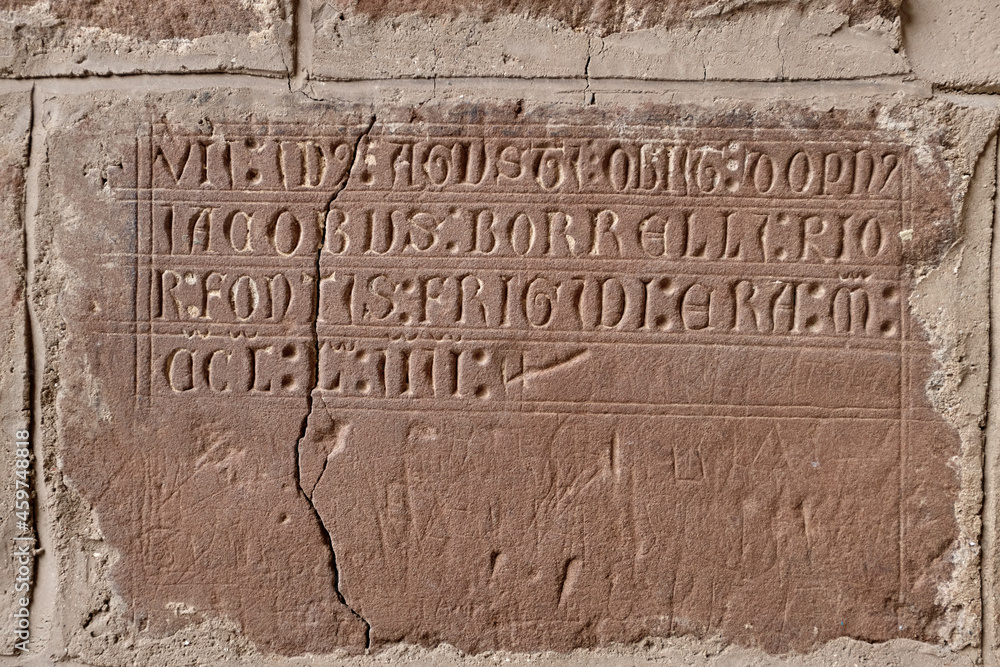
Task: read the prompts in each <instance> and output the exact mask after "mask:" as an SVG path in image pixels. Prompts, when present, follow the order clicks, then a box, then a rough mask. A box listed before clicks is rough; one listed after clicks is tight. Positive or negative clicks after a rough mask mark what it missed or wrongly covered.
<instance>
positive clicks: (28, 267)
mask: <svg viewBox="0 0 1000 667" xmlns="http://www.w3.org/2000/svg"><path fill="white" fill-rule="evenodd" d="M40 95H41V92H40V90H39V85H38V83H37V82H36V83H34V84H33V85H32V87H31V102H30V106H31V111H30V126H29V129H28V163H27V167H26V169H25V176H26V177H25V186H24V188H25V189H24V193H25V194H24V221H23V228H24V234H23V238H24V258H25V267H24V280H25V309H26V315H27V325H28V326H27V330H26V332H25V333H26V334H27V340H26V343H29V344H30V346H31V348H30V349H29V350H27V351H26V353H27V356H28V361H29V369H30V370H29V378H28V382H29V386H30V391H31V401H30V405H31V410H30V414H31V419H30V428H29V431H30V433H31V450H32V455H33V456H34V466H33V470H32V473H33V479H32V490H33V492H34V497H35V511H34V515H33V516H32V521H33V524H34V525H33V528H34V531H35V566H34V567H35V571H34V582H33V583H34V586H33V588H32V590H31V593H32V595H31V605H30V607H29V610H30V614H31V618H32V619H33V620H35V621H36V625H35V628H33V632H32V639H35V638H36V637H39V635H38V634H37V628H38V627H39V624H40V625H41V626H42V627H44V626H45V625H46V624H48V633H47V634H44V633H43V634H41V635H40V638H41V640H42V642H47V643H48V644H49V647H48V648H50V649H51V648H52V646H51V642H52V639H53V635H54V634H55V632H56V623H55V607H54V606H53V605H52V604H49V603H47V602H46V601H45V600H46V597H45V596H44V595H40V594H41V593H43V592H48V593H50V594H51V596H53V597H52V598H51V599H52V600H55V596H57V594H58V576H51V572H52V568H53V567H55V561H54V560H53V559H54V558H55V552H54V551H52V552H51V553H48V554H46V547H47V546H48V545H49V544H50V542H51V539H50V538H51V535H50V531H48V530H46V523H45V520H44V519H45V516H46V515H45V508H46V501H47V498H48V493H47V488H48V487H47V486H46V479H45V447H44V445H43V442H44V439H43V433H42V390H43V386H44V378H45V338H44V334H43V332H42V328H41V324H40V322H39V319H38V312H37V310H36V308H35V301H34V295H35V285H36V279H37V272H36V266H37V264H38V238H37V234H36V226H35V223H36V220H37V217H38V208H39V206H40V204H41V196H40V184H39V179H40V176H41V169H42V165H41V163H42V161H43V156H44V150H45V147H44V142H43V140H42V134H43V130H42V120H41V119H42V113H41V108H40V101H39V97H40ZM45 584H48V586H46V585H45ZM50 586H51V587H54V588H53V589H52V590H51V591H49V590H48V589H49V587H50ZM32 652H33V653H38V652H39V651H32Z"/></svg>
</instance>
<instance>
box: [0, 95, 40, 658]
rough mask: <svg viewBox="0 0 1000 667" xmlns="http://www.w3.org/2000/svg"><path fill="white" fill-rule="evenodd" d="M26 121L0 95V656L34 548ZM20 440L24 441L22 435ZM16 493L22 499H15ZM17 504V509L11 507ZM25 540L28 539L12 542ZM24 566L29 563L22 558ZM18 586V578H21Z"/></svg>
mask: <svg viewBox="0 0 1000 667" xmlns="http://www.w3.org/2000/svg"><path fill="white" fill-rule="evenodd" d="M30 118H31V98H30V95H29V94H28V93H5V94H2V95H0V128H2V130H0V181H2V183H3V187H2V189H0V295H2V298H0V439H2V449H0V451H2V453H3V454H2V456H0V499H2V500H0V503H2V505H0V506H2V507H3V512H2V513H0V542H2V544H3V556H4V557H3V558H0V618H2V619H3V621H2V622H0V653H3V654H11V653H13V652H14V642H16V641H17V637H16V635H15V630H16V628H15V625H14V623H15V622H16V621H14V616H13V614H14V612H15V610H16V609H18V608H20V605H18V604H17V602H18V600H19V599H21V598H24V597H26V595H27V593H26V590H24V589H23V587H19V586H18V582H17V581H16V576H17V569H18V566H19V563H18V562H17V556H16V555H15V554H16V553H18V551H19V548H18V547H20V551H24V550H25V549H27V550H28V551H29V553H32V552H33V549H34V541H33V536H34V529H33V527H32V524H33V513H34V512H33V508H31V509H30V510H29V512H28V513H27V515H26V516H27V517H28V519H29V520H28V521H26V522H25V523H27V524H28V527H23V526H19V525H18V522H19V519H18V517H17V515H16V514H15V511H17V510H20V511H22V512H23V511H24V508H25V507H26V506H30V503H31V499H30V490H31V488H32V487H31V484H30V481H31V480H30V479H28V478H27V477H28V475H27V472H28V471H26V470H23V469H22V474H21V476H20V485H19V484H18V481H19V476H18V468H17V465H16V463H15V461H16V458H17V456H16V449H15V448H16V444H15V443H16V442H17V441H18V437H17V435H18V431H23V430H25V429H28V428H29V426H30V424H29V401H30V397H29V396H28V387H29V383H28V350H27V343H26V340H27V338H26V326H27V311H26V309H25V278H24V273H25V265H24V226H23V224H24V223H23V217H22V211H23V206H24V184H25V178H24V170H25V168H26V167H27V158H28V154H27V149H28V130H29V125H30ZM20 440H22V441H26V440H27V439H26V438H24V437H23V436H22V437H21V438H20ZM18 490H20V491H21V492H22V496H24V495H25V494H28V495H29V497H27V498H26V497H22V498H20V499H18V498H17V492H18ZM18 500H20V502H21V503H23V504H22V505H21V506H20V507H17V506H16V505H15V503H16V502H18ZM17 538H29V539H21V540H19V539H17ZM23 560H25V561H26V562H27V565H28V566H30V565H31V564H32V561H33V560H34V555H33V553H32V555H31V557H30V558H25V559H23ZM22 583H23V578H22Z"/></svg>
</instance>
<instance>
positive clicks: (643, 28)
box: [311, 2, 909, 81]
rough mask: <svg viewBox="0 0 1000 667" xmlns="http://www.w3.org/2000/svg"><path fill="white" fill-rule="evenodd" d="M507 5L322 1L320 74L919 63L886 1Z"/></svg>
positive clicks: (808, 72)
mask: <svg viewBox="0 0 1000 667" xmlns="http://www.w3.org/2000/svg"><path fill="white" fill-rule="evenodd" d="M477 4H478V3H477ZM509 4H510V5H511V6H510V7H508V6H507V5H508V3H496V4H495V5H489V4H488V5H486V6H485V7H482V8H481V9H479V10H477V11H460V9H459V8H451V9H450V10H446V8H445V7H444V6H440V7H435V6H432V3H412V6H411V4H408V3H400V4H396V3H393V4H392V5H391V6H390V5H387V4H379V5H377V6H376V3H360V4H359V5H358V6H357V7H355V8H351V7H348V8H346V9H345V8H344V7H343V6H342V5H341V4H339V3H335V2H322V3H320V2H316V3H314V10H313V29H314V31H315V35H314V39H313V42H312V65H311V70H312V75H313V76H314V77H316V78H318V79H327V80H331V79H335V80H347V79H361V78H394V77H411V76H412V77H466V76H500V77H547V78H553V77H555V78H558V77H610V78H621V77H635V78H645V79H666V80H670V79H680V80H704V79H708V80H736V79H750V80H767V81H770V80H799V79H808V78H831V79H837V78H859V77H866V76H879V75H886V74H900V73H904V72H907V71H909V67H908V66H907V64H906V62H905V60H904V59H903V57H902V56H901V55H900V54H899V52H898V51H899V35H898V29H899V21H898V18H897V17H895V14H894V12H892V11H889V9H888V8H887V7H888V5H887V6H886V7H885V8H883V9H885V10H886V11H884V12H880V11H877V9H878V8H877V7H875V6H873V5H871V4H870V3H864V5H863V7H864V9H857V8H858V7H861V6H862V5H856V4H852V3H840V4H836V3H834V4H823V3H806V4H802V3H788V2H779V3H762V4H760V5H758V4H757V3H749V5H750V6H749V7H746V6H744V5H747V4H748V3H729V4H727V3H711V4H710V3H703V2H696V3H693V4H692V3H655V4H653V3H650V4H649V6H646V7H628V8H626V7H625V5H619V4H617V3H607V4H602V3H594V4H592V5H588V9H589V10H584V8H583V6H582V5H570V4H564V3H552V5H551V6H548V5H546V4H544V3H537V6H536V5H532V4H531V3H509ZM845 5H846V6H845ZM448 6H449V7H451V5H450V3H449V5H448ZM390 7H391V9H392V13H391V14H390V13H389V12H388V10H389V9H390ZM850 7H855V9H853V10H852V9H851V8H850ZM570 8H572V9H571V10H570ZM417 9H419V10H420V11H408V10H417ZM508 10H509V11H508ZM616 17H617V18H616ZM581 28H585V29H581Z"/></svg>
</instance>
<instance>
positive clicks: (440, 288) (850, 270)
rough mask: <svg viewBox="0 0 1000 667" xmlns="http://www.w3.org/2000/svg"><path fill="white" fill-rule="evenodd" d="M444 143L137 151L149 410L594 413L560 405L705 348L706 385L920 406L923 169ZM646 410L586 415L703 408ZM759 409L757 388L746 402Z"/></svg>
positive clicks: (352, 131) (304, 140)
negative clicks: (911, 304)
mask: <svg viewBox="0 0 1000 667" xmlns="http://www.w3.org/2000/svg"><path fill="white" fill-rule="evenodd" d="M435 129H436V131H437V134H438V135H439V136H428V135H427V134H426V133H423V134H422V135H421V136H416V135H413V136H411V135H408V128H407V127H406V126H399V127H394V128H392V131H391V132H386V131H382V132H381V133H374V134H373V133H370V132H366V128H362V127H344V128H332V129H328V130H325V131H324V132H322V133H321V132H313V133H306V132H304V131H303V130H302V128H295V127H291V128H288V127H286V128H281V129H280V131H278V132H274V133H272V134H256V133H247V131H246V128H243V129H242V134H241V133H239V132H238V133H237V134H236V136H234V137H229V136H227V137H226V138H207V137H192V136H176V135H170V134H167V133H165V132H164V131H163V129H162V128H157V127H154V128H153V132H152V136H151V138H150V139H149V140H148V141H146V142H145V143H143V142H140V144H143V145H141V146H140V147H139V153H140V155H143V154H144V155H146V156H147V157H146V158H145V161H143V160H142V159H140V162H142V164H141V166H140V170H139V171H140V181H141V182H140V190H142V191H143V192H144V193H146V195H145V197H144V198H143V202H142V204H143V205H142V206H141V207H140V208H141V210H142V213H141V214H140V227H141V229H140V235H139V240H140V246H141V252H140V257H141V258H142V261H141V262H139V264H138V265H137V276H138V277H137V286H136V288H137V294H138V296H139V298H138V300H137V320H138V321H140V322H143V323H144V328H143V331H144V332H146V333H148V336H146V338H145V341H146V342H145V344H144V345H145V349H144V351H141V352H140V354H138V355H137V359H138V363H139V372H138V375H137V390H138V391H139V392H140V393H151V394H153V395H156V396H184V395H189V396H217V397H224V396H230V395H240V396H255V397H261V398H267V397H270V398H281V397H298V396H303V395H305V394H307V393H308V392H309V391H311V389H317V390H319V391H320V392H322V393H323V394H324V395H326V396H329V397H330V398H333V399H335V398H338V397H339V398H343V399H350V400H353V401H357V400H362V401H373V400H374V401H376V402H379V401H381V402H382V403H383V404H384V407H393V406H395V405H397V404H399V405H402V403H399V401H402V400H404V399H405V400H406V401H409V402H411V403H412V402H414V401H416V402H420V401H421V400H430V401H432V402H435V403H436V404H440V405H445V406H446V405H448V404H449V402H451V401H459V402H467V401H473V402H490V403H500V402H508V403H511V402H515V401H516V403H517V405H518V409H525V405H532V404H544V403H550V402H557V403H560V404H564V405H567V406H572V404H574V403H577V402H578V401H575V400H574V399H572V397H569V398H567V397H565V396H559V395H558V391H556V392H555V394H554V395H553V392H552V388H551V387H550V386H548V385H547V384H546V382H545V380H546V379H548V378H549V377H550V376H551V377H556V376H558V374H559V373H568V374H570V375H572V374H573V373H576V372H578V371H583V370H585V369H586V367H588V366H590V367H593V366H594V365H595V364H600V360H601V358H602V356H605V355H606V351H607V350H617V351H615V352H614V354H615V355H616V356H615V358H616V359H617V361H616V364H617V367H618V371H620V372H622V371H624V372H627V371H628V369H629V368H630V367H633V366H634V367H636V368H637V369H638V367H639V366H641V365H643V364H639V363H638V362H637V361H636V360H639V359H641V360H642V361H643V362H645V365H648V370H647V372H649V373H652V375H653V376H654V379H655V378H659V381H658V384H661V385H662V384H663V382H662V381H664V380H666V379H668V378H670V377H673V376H674V375H678V369H677V366H678V365H679V364H687V365H689V361H685V360H689V359H690V358H691V352H690V350H691V349H700V350H703V351H705V355H704V358H703V363H704V368H703V369H702V372H700V376H701V377H702V378H703V377H704V374H705V373H708V374H711V373H713V372H714V371H713V369H719V368H723V367H724V366H725V364H726V363H727V362H726V354H727V350H731V349H733V348H734V347H735V346H744V347H745V346H747V345H749V346H751V347H753V348H754V349H759V350H760V355H761V356H760V358H761V359H763V355H764V354H765V353H767V354H770V355H771V357H772V358H773V361H774V362H776V363H778V364H779V365H783V366H785V367H786V369H787V373H786V380H787V382H789V383H790V385H789V386H799V387H805V386H808V384H809V378H810V377H812V374H813V369H812V366H811V365H810V364H809V363H807V362H806V361H805V360H806V359H808V358H810V357H811V356H814V355H816V354H822V355H825V357H826V358H827V360H828V361H827V362H826V363H825V371H824V372H825V373H826V374H827V375H828V376H829V377H827V380H828V381H833V382H835V383H839V384H840V385H843V386H850V383H851V381H852V379H851V377H850V376H851V373H852V371H851V370H850V367H849V365H847V364H845V365H838V364H837V363H835V358H836V354H837V351H838V350H843V349H846V348H851V349H852V350H853V353H854V354H855V355H859V354H860V355H869V356H870V357H871V365H870V367H869V368H867V369H866V372H867V373H869V374H870V373H871V372H876V373H879V374H881V376H883V377H885V378H886V379H887V380H889V381H893V382H895V384H896V385H897V386H898V384H899V383H898V374H899V371H898V363H899V362H898V356H897V357H895V360H894V359H893V357H892V354H893V353H898V351H899V345H900V341H901V340H902V338H903V336H904V332H903V328H904V327H903V322H902V320H901V313H902V304H903V303H904V298H905V294H903V293H902V290H901V285H900V281H899V267H900V265H901V262H902V249H901V240H900V232H901V231H902V230H903V229H904V222H903V216H904V212H905V211H904V207H903V205H902V202H903V194H904V188H905V183H904V169H905V164H904V162H905V160H904V153H903V152H902V151H901V150H900V149H898V148H895V147H893V146H890V145H882V144H878V143H872V142H871V141H870V140H868V139H865V140H854V139H848V140H840V141H834V140H831V138H830V137H827V136H824V135H823V134H822V133H811V134H809V135H808V137H807V138H802V135H801V134H800V135H799V137H798V138H797V139H795V140H789V139H787V138H783V137H781V136H780V133H773V132H772V133H771V135H773V136H769V137H767V138H763V139H761V138H759V136H755V137H750V135H749V134H746V133H741V132H740V131H714V130H713V131H703V132H701V133H693V132H690V131H681V130H676V131H670V132H669V133H664V132H663V131H662V130H658V131H655V132H654V131H652V130H650V134H651V135H652V134H655V135H659V136H661V138H656V139H642V140H639V139H635V140H626V139H609V138H607V136H603V137H602V136H600V134H601V133H600V131H599V130H597V129H595V128H586V127H583V128H549V129H548V130H546V128H542V127H532V126H521V127H518V128H517V129H516V130H512V131H511V132H510V134H511V136H509V137H508V136H504V137H503V138H496V137H491V136H481V135H482V132H481V131H480V130H477V129H476V128H472V127H461V126H440V127H437V128H435ZM250 134H252V135H253V136H249V135H250ZM667 134H669V137H667ZM759 134H760V133H758V135H759ZM662 137H667V138H662ZM768 341H772V342H768ZM774 341H785V342H783V343H781V345H782V348H781V351H780V352H778V353H775V350H774V349H773V345H774ZM692 346H693V348H692ZM769 346H770V347H769ZM140 347H142V346H140ZM622 349H628V350H630V351H631V352H630V357H629V359H630V360H622V359H620V356H621V353H620V350H622ZM817 351H819V352H817ZM689 370H690V369H689ZM680 375H683V373H681V374H680ZM678 379H681V378H678ZM684 381H686V382H688V383H690V382H692V381H693V382H696V383H697V382H701V381H703V379H697V378H695V379H693V380H692V379H691V378H688V379H687V380H684ZM627 393H629V394H630V395H627V396H622V395H621V392H618V394H617V396H610V395H609V396H606V397H604V396H602V392H601V391H600V389H599V388H595V390H594V391H593V392H591V394H590V396H589V398H588V400H587V401H585V402H584V403H586V404H588V405H592V406H593V405H596V406H598V408H599V407H600V406H605V407H608V406H611V405H613V404H624V405H628V406H631V407H630V408H629V409H640V410H642V409H645V408H644V406H649V407H653V406H655V405H656V404H658V403H661V402H665V403H673V402H681V403H683V402H684V401H683V399H682V398H681V397H670V396H661V397H659V398H657V397H655V396H650V395H644V394H643V392H642V391H637V390H634V389H633V390H630V392H627ZM661 393H663V392H661ZM666 393H668V394H669V393H670V392H669V391H667V392H666ZM731 393H732V392H731ZM762 393H767V392H763V391H762V390H761V391H757V390H755V389H754V386H753V383H750V385H748V386H746V387H744V388H743V389H742V390H738V391H736V392H735V394H738V395H734V396H731V397H730V398H729V399H728V403H731V404H733V405H740V404H742V403H747V404H757V403H759V400H758V399H759V398H760V396H758V394H762ZM771 393H772V394H773V391H772V392H771ZM713 400H715V399H713V398H712V397H711V395H706V396H705V397H704V401H705V402H706V403H712V402H713ZM771 402H773V401H771ZM793 402H794V401H793ZM790 405H792V403H790ZM637 406H638V407H637Z"/></svg>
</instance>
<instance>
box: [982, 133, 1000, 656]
mask: <svg viewBox="0 0 1000 667" xmlns="http://www.w3.org/2000/svg"><path fill="white" fill-rule="evenodd" d="M992 143H993V148H994V150H995V151H996V153H995V155H994V172H993V197H992V205H993V206H992V209H993V210H992V213H993V218H992V220H991V221H990V223H991V224H990V250H989V254H988V257H989V274H988V276H987V280H989V289H988V290H987V294H988V308H987V310H988V316H987V318H986V331H987V341H988V342H987V374H986V378H987V379H986V406H985V414H986V423H985V424H984V426H985V428H984V430H983V455H982V485H983V490H982V494H983V495H982V510H981V513H982V526H981V529H980V530H981V534H980V536H979V548H980V554H981V556H980V563H979V594H980V642H981V647H980V653H981V659H982V662H983V664H984V665H986V666H987V667H991V666H995V665H997V661H996V656H995V655H994V652H993V648H994V645H995V643H996V627H995V625H994V616H995V605H994V599H993V598H994V595H995V590H994V588H995V583H996V582H995V579H996V577H995V576H994V570H995V567H996V564H995V557H994V554H993V550H994V548H995V543H996V525H995V523H996V512H995V510H994V506H993V504H994V498H993V496H994V495H995V489H994V486H995V481H996V480H995V479H994V474H995V472H996V471H995V465H994V460H995V458H996V452H995V449H996V443H995V442H994V441H995V437H993V433H992V431H993V430H994V429H995V428H996V424H995V423H992V424H991V422H995V420H994V419H990V416H991V407H992V400H993V397H994V396H995V395H997V393H998V392H997V388H996V386H995V384H996V382H997V380H998V378H997V377H996V375H997V373H998V368H997V365H996V359H995V352H996V348H997V345H996V343H995V342H994V334H995V332H996V329H997V327H996V326H994V324H995V320H996V318H997V317H1000V311H998V309H997V304H996V299H997V298H998V296H1000V294H998V285H997V280H996V278H997V276H996V269H995V261H996V259H997V255H998V253H997V247H996V246H997V243H998V242H1000V238H998V235H997V233H996V227H997V216H998V213H1000V211H998V209H997V195H998V192H997V188H998V185H1000V134H995V135H994V137H993V140H992Z"/></svg>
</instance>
